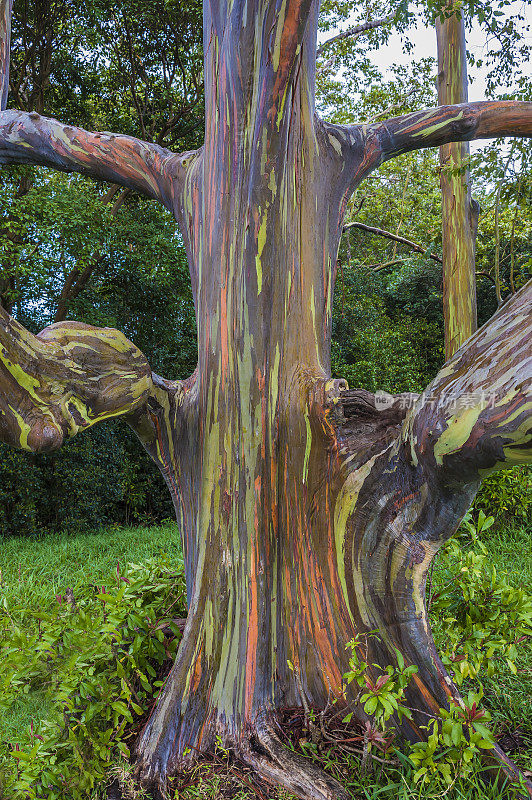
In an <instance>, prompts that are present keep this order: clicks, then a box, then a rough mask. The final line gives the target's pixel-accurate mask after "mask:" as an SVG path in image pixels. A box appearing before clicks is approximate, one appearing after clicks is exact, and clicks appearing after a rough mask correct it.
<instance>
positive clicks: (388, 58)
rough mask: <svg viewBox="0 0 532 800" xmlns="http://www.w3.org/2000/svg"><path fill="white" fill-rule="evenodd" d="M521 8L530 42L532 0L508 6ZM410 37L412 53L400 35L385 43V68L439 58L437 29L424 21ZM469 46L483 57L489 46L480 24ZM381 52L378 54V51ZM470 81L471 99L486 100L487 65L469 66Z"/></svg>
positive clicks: (381, 58) (381, 60) (380, 58)
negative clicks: (479, 66) (529, 28)
mask: <svg viewBox="0 0 532 800" xmlns="http://www.w3.org/2000/svg"><path fill="white" fill-rule="evenodd" d="M488 1H489V0H488ZM517 11H520V12H521V13H522V14H524V16H525V23H524V24H523V38H524V39H526V40H527V41H528V42H529V43H532V30H531V31H526V30H525V27H526V24H528V25H530V26H531V27H532V2H531V0H526V1H525V2H523V0H515V2H512V3H511V4H510V6H509V7H508V11H507V13H508V14H512V13H514V14H515V13H516V12H517ZM408 38H409V39H410V41H411V42H413V43H414V49H413V51H412V54H411V55H409V54H407V53H404V52H403V50H402V43H401V36H400V34H396V33H394V34H392V36H391V37H390V40H389V42H388V44H387V45H385V46H382V47H380V48H379V49H378V51H376V56H375V62H376V63H378V64H379V65H380V66H381V68H384V67H385V66H386V65H391V64H393V63H396V64H407V63H409V61H410V60H411V59H414V60H416V61H418V60H419V59H421V58H426V57H432V58H436V31H435V29H434V28H429V27H427V26H426V25H424V24H423V23H420V24H418V27H417V28H415V29H412V30H409V31H408ZM466 38H467V48H468V50H469V51H471V52H472V53H474V55H475V57H476V58H477V59H478V58H479V57H481V56H482V54H483V52H485V49H486V34H485V32H484V31H482V29H481V27H480V25H478V24H476V25H474V26H473V28H472V30H471V31H466ZM377 53H378V54H377ZM468 72H469V78H470V84H469V100H470V101H471V102H474V101H477V100H485V99H486V95H485V76H486V72H487V69H486V68H482V67H481V68H480V69H479V68H472V67H469V68H468ZM530 79H531V80H532V65H530ZM484 146H485V143H484V142H483V141H479V142H472V143H471V150H472V151H477V150H479V149H482V147H484Z"/></svg>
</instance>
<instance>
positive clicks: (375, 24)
mask: <svg viewBox="0 0 532 800" xmlns="http://www.w3.org/2000/svg"><path fill="white" fill-rule="evenodd" d="M394 17H395V12H393V13H392V14H388V15H387V16H385V17H380V18H379V19H373V20H369V21H368V22H363V23H362V24H361V25H353V27H351V28H348V29H347V30H346V31H342V33H338V34H336V36H331V38H330V39H327V41H326V42H323V44H321V45H320V46H319V47H318V49H317V51H316V55H317V56H322V55H323V54H324V52H325V50H327V48H328V47H329V46H330V45H331V44H334V43H335V42H342V41H343V40H344V39H358V37H359V36H362V34H363V33H366V32H367V31H372V30H374V29H375V28H380V27H381V26H382V25H387V24H388V22H391V21H392V19H393V18H394Z"/></svg>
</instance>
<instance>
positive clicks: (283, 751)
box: [237, 721, 349, 800]
mask: <svg viewBox="0 0 532 800" xmlns="http://www.w3.org/2000/svg"><path fill="white" fill-rule="evenodd" d="M237 757H238V758H239V759H240V760H241V761H243V762H244V763H245V764H247V766H249V767H251V768H252V769H253V770H254V772H256V774H257V775H258V776H260V777H261V778H263V779H264V780H266V781H267V782H268V783H272V784H274V785H276V786H280V787H283V788H284V789H287V790H288V791H290V792H292V794H295V795H296V796H297V797H299V798H301V800H349V795H348V794H347V792H346V791H345V790H344V788H343V787H342V786H341V784H340V783H338V781H336V780H334V778H331V777H330V776H329V775H327V774H326V773H325V772H324V771H323V770H321V769H319V768H318V767H316V766H314V765H313V764H310V763H309V761H308V760H307V759H306V758H304V757H303V756H300V755H298V754H297V753H293V752H291V751H290V750H287V748H286V747H285V746H284V744H283V743H282V742H281V741H280V739H279V738H278V736H277V734H276V733H275V731H274V730H273V728H272V726H271V725H270V724H269V723H267V722H265V721H262V722H259V723H258V724H257V726H256V728H255V730H254V732H253V735H252V736H251V738H250V748H249V750H248V749H244V748H242V749H240V750H239V751H238V752H237Z"/></svg>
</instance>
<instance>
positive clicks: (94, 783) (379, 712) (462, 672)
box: [0, 511, 532, 800]
mask: <svg viewBox="0 0 532 800" xmlns="http://www.w3.org/2000/svg"><path fill="white" fill-rule="evenodd" d="M492 522H493V518H490V517H486V515H485V514H484V513H483V512H482V511H480V514H479V513H478V512H475V514H474V516H468V517H467V518H466V520H465V522H464V524H463V525H462V527H461V529H460V531H459V532H458V534H457V537H456V539H454V540H452V541H451V542H450V544H449V545H448V546H447V548H446V550H445V552H444V553H443V554H441V555H440V556H439V559H438V562H437V564H436V567H435V569H434V571H433V574H432V577H431V582H430V587H429V592H430V594H429V605H430V608H431V620H432V624H433V626H434V629H435V635H436V641H437V642H438V643H439V645H440V651H441V652H442V654H443V658H444V661H446V663H448V665H449V669H450V671H451V672H454V674H455V679H456V680H457V681H458V682H459V683H460V684H462V686H463V690H464V696H465V698H466V706H465V707H464V708H461V707H459V706H455V707H454V708H451V711H450V712H445V710H442V713H443V715H444V718H445V717H446V720H447V721H445V719H444V722H443V727H442V728H441V729H440V728H438V729H436V728H435V729H434V730H432V738H431V737H429V739H428V742H427V743H425V744H418V745H414V746H413V747H412V748H405V747H404V746H402V747H397V749H396V747H395V746H396V745H397V744H398V743H397V742H394V741H393V735H391V732H390V730H389V728H388V729H387V727H386V726H385V725H384V724H382V723H386V722H387V721H388V720H389V718H390V714H391V712H392V711H394V710H396V709H397V706H398V705H399V706H400V707H401V706H402V707H403V708H404V712H405V713H408V708H407V706H406V705H403V704H404V693H403V691H402V689H401V687H404V686H406V685H407V683H408V680H409V679H411V675H410V677H409V674H408V672H410V673H413V672H414V671H415V668H413V669H412V668H410V670H409V671H408V670H407V671H406V674H405V667H404V663H402V661H401V655H400V653H398V663H397V667H396V668H395V669H392V668H391V667H388V668H387V670H386V671H384V672H383V679H381V680H380V681H379V679H377V680H376V681H374V682H373V681H372V680H369V676H368V673H367V669H366V664H365V662H364V654H365V653H367V648H364V647H360V644H361V642H358V643H356V644H357V645H358V646H357V647H355V643H354V642H353V643H352V644H351V646H350V651H351V658H350V667H351V668H350V671H349V672H347V673H346V675H345V676H344V677H345V681H346V683H352V682H354V683H355V684H356V685H358V686H359V687H360V692H359V702H360V703H362V704H365V705H366V706H367V709H366V710H368V711H369V717H370V719H372V720H373V724H372V726H371V727H369V728H366V729H364V728H362V727H361V726H360V725H359V724H353V725H352V727H350V723H351V720H350V718H346V711H345V709H342V713H341V714H340V715H339V714H338V713H337V709H336V707H335V705H334V704H333V705H331V707H330V709H329V710H328V712H327V713H326V714H323V713H322V714H320V712H319V711H314V710H313V709H312V708H307V709H304V708H303V709H302V708H294V709H286V710H285V712H284V717H283V721H282V725H281V730H282V735H283V739H284V742H285V745H286V746H287V747H289V748H291V749H292V750H293V752H294V753H298V754H300V755H302V756H303V757H305V758H306V759H307V760H308V761H309V762H310V763H316V764H319V765H320V766H321V767H323V768H325V769H326V770H327V771H328V772H329V774H330V775H331V776H334V777H335V778H336V779H338V780H339V781H340V782H341V783H342V785H343V786H344V787H345V788H346V789H347V790H348V791H349V792H350V797H353V798H356V800H358V798H377V797H380V798H392V797H400V798H405V800H406V799H407V798H408V800H411V799H412V798H415V797H431V796H434V797H441V795H442V793H444V794H445V796H448V797H449V798H473V797H474V798H478V800H488V799H489V798H495V797H498V796H500V794H501V788H500V786H499V787H491V788H490V787H488V786H486V785H485V783H484V782H483V781H482V772H483V767H482V764H481V762H480V760H479V751H480V750H481V749H482V744H483V743H485V744H486V745H490V746H491V744H492V742H493V738H492V737H493V736H495V737H497V738H498V739H499V740H500V741H501V742H503V743H505V745H506V747H508V748H509V750H510V751H511V752H512V757H513V758H514V760H515V761H516V762H517V763H519V764H521V765H522V768H523V769H524V770H525V772H526V770H527V769H528V767H529V763H530V759H532V648H531V647H530V638H529V637H530V634H531V633H532V596H530V595H528V594H527V593H526V591H524V590H523V587H526V586H529V585H530V582H531V579H532V547H531V545H532V529H531V528H530V527H528V528H527V527H526V526H524V525H519V524H505V525H504V527H500V526H498V527H494V525H493V524H492ZM459 545H460V546H459ZM515 552H519V554H520V557H519V559H518V560H517V561H516V559H515ZM128 562H130V565H129V566H127V563H128ZM131 562H136V566H131ZM0 568H1V570H2V577H1V594H0V627H1V630H2V645H1V648H0V667H1V668H0V674H1V675H2V680H1V681H0V708H1V710H2V716H1V719H2V722H1V727H0V740H1V742H2V744H1V749H0V774H1V775H2V783H1V784H0V786H1V787H2V789H1V792H2V794H0V796H1V797H3V798H4V797H5V798H6V800H7V799H8V798H9V800H19V798H20V800H23V799H24V798H27V797H30V798H35V799H37V798H39V800H63V799H64V800H66V799H67V798H68V800H78V798H79V800H81V799H82V798H86V797H93V798H95V799H96V798H102V800H103V798H106V797H107V796H109V797H118V796H120V795H119V794H118V792H119V791H120V792H121V793H122V795H123V796H124V797H127V796H128V793H129V796H131V797H141V796H143V793H142V790H141V789H140V787H139V785H138V783H137V782H136V780H135V779H134V776H133V771H132V768H131V767H130V765H129V762H128V756H129V749H130V746H131V744H132V742H133V741H134V739H135V735H136V733H137V731H138V729H139V727H140V725H141V724H142V722H143V720H144V719H145V716H146V713H147V711H148V710H149V708H150V707H151V705H152V703H153V698H154V696H155V695H156V694H157V692H158V689H159V687H160V684H161V680H162V679H163V678H164V676H165V675H166V673H167V671H168V670H169V668H170V666H171V657H172V655H173V653H174V652H175V647H176V645H177V643H178V641H179V640H180V637H181V630H182V627H183V620H182V616H184V615H185V614H186V603H185V594H184V581H183V563H182V556H181V545H180V541H179V534H178V531H177V528H176V526H175V525H174V524H172V523H168V524H167V525H165V526H163V527H160V528H151V529H149V528H147V529H142V528H137V529H121V528H115V529H109V530H101V531H99V532H97V533H94V534H92V535H85V536H68V535H60V536H55V537H53V536H52V537H45V538H43V539H41V540H34V541H27V540H21V539H20V538H13V539H5V540H3V548H2V554H1V555H0ZM488 596H489V597H490V599H491V601H492V602H491V603H490V602H486V599H487V597H488ZM292 666H293V665H292ZM466 666H467V669H466V668H465V667H466ZM87 667H88V671H87ZM401 675H403V677H402V678H401ZM467 714H469V715H470V716H472V717H474V718H472V720H471V724H472V725H473V726H474V728H472V736H468V737H464V736H463V734H462V730H463V724H464V721H465V716H467ZM446 726H447V727H446ZM171 785H172V790H171V793H170V795H169V796H170V797H174V796H175V797H180V798H183V799H184V800H185V799H190V800H191V799H192V798H212V800H220V798H224V797H236V798H242V799H243V798H252V797H265V798H282V797H284V798H288V797H289V795H287V794H283V793H282V792H280V793H279V792H277V791H274V792H273V793H272V791H271V788H270V787H268V785H266V784H264V783H257V782H256V781H255V780H254V778H253V776H252V774H251V773H250V772H249V771H248V770H246V768H245V766H243V765H241V764H238V763H237V762H235V761H234V759H233V754H232V753H231V751H230V750H228V749H227V748H225V747H224V745H223V742H222V741H221V740H220V742H219V743H218V744H217V747H216V749H215V752H214V754H213V756H212V757H211V758H209V759H206V760H205V761H204V762H202V763H201V764H199V765H198V766H197V767H195V768H194V769H192V770H189V771H188V772H185V773H184V774H183V775H182V776H180V777H179V778H177V779H176V781H175V782H174V783H173V784H171Z"/></svg>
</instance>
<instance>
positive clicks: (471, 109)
mask: <svg viewBox="0 0 532 800" xmlns="http://www.w3.org/2000/svg"><path fill="white" fill-rule="evenodd" d="M367 135H368V137H370V138H371V137H373V136H376V137H377V138H378V141H379V143H380V150H381V162H382V161H388V159H390V158H395V156H398V155H401V153H408V152H410V151H411V150H420V149H422V148H424V147H439V146H440V145H442V144H447V143H448V142H466V141H472V140H473V139H491V138H494V137H497V136H520V137H527V136H532V103H527V102H520V101H517V100H508V101H506V100H505V101H495V102H489V101H486V102H479V103H462V104H459V105H454V106H439V107H438V108H431V109H426V110H424V111H416V112H414V113H412V114H405V115H404V116H402V117H395V118H392V119H389V120H386V121H385V122H380V123H376V124H374V125H370V126H369V127H368V128H367Z"/></svg>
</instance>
